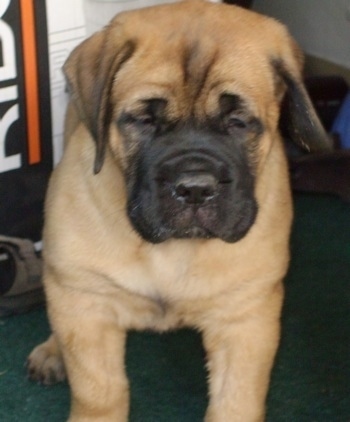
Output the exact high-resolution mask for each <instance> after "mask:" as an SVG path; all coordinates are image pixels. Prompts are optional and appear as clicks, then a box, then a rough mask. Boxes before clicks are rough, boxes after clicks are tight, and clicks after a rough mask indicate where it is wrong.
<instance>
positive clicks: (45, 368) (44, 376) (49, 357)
mask: <svg viewBox="0 0 350 422" xmlns="http://www.w3.org/2000/svg"><path fill="white" fill-rule="evenodd" d="M27 371H28V377H29V378H30V379H31V380H33V381H37V382H39V383H41V384H44V385H51V384H55V383H57V382H60V381H64V380H65V379H66V371H65V368H64V363H63V359H62V355H61V352H60V350H59V349H58V347H57V345H56V341H55V339H54V338H53V337H52V336H51V337H50V338H49V339H48V340H47V341H45V342H44V343H42V344H40V345H39V346H37V347H35V349H33V351H32V352H31V354H30V355H29V356H28V359H27Z"/></svg>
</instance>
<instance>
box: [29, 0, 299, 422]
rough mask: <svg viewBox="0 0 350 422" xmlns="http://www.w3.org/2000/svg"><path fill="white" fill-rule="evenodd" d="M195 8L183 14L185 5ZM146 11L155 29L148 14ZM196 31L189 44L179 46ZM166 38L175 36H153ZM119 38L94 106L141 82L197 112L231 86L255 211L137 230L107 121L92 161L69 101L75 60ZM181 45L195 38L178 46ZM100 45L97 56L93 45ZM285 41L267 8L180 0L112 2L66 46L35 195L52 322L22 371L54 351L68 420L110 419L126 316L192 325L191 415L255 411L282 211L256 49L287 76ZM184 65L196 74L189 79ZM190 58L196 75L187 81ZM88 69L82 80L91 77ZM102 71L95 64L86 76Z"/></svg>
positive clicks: (118, 147)
mask: <svg viewBox="0 0 350 422" xmlns="http://www.w3.org/2000/svg"><path fill="white" fill-rule="evenodd" d="M198 15H200V19H199V21H198V22H199V23H198V25H197V24H196V23H195V20H194V19H193V18H194V17H197V16H198ZM154 21H156V22H157V31H155V30H154V27H151V28H149V25H150V23H149V22H154ZM203 28H205V29H204V30H203ZM251 28H256V30H254V31H252V30H251ZM182 32H183V36H179V33H182ZM106 33H108V37H107V36H105V34H106ZM198 33H201V39H202V41H201V45H200V47H198V46H196V45H193V44H192V45H191V43H192V41H191V40H192V39H193V40H195V39H197V37H198ZM171 37H177V40H178V42H177V44H176V46H175V47H174V48H172V49H169V46H168V41H169V40H170V39H171ZM129 39H132V40H133V41H134V42H136V45H137V49H136V51H135V52H134V53H133V54H131V55H130V58H128V60H125V63H124V64H123V66H122V67H121V68H120V69H119V68H118V70H117V71H116V74H115V75H114V76H113V78H114V81H113V84H112V86H111V92H108V93H106V92H103V93H102V94H101V96H102V97H103V98H102V99H101V103H102V105H103V106H102V107H107V105H106V103H105V101H104V99H105V96H106V95H108V96H109V97H110V98H112V100H111V101H112V104H114V110H113V113H114V115H113V119H117V117H118V115H119V113H120V111H121V110H122V109H125V108H126V109H128V108H130V109H132V108H135V107H136V108H137V107H138V102H137V101H138V99H140V98H142V97H143V96H144V95H147V96H148V97H150V96H152V95H155V96H159V95H161V96H165V97H166V98H167V99H168V100H169V102H170V109H169V113H170V114H172V115H173V116H175V117H177V118H180V117H181V116H182V117H185V116H188V115H190V114H193V115H195V116H197V117H198V119H202V120H205V118H206V117H207V116H210V115H212V114H213V112H214V111H215V108H216V107H217V96H218V93H219V92H222V91H223V90H224V89H227V90H229V91H233V92H236V93H239V94H240V95H241V96H243V97H244V98H245V99H246V101H247V103H248V104H249V105H250V107H251V109H252V110H253V111H254V112H255V113H256V114H257V115H258V116H259V117H260V118H261V119H262V121H263V122H264V125H265V132H264V135H263V137H262V139H261V140H260V141H259V142H260V144H259V150H258V152H257V157H256V158H257V168H256V172H257V174H256V192H255V194H256V198H257V201H258V204H259V212H258V217H257V220H256V222H255V223H254V225H253V227H252V228H251V230H250V231H249V232H248V234H247V235H246V236H245V237H244V238H243V239H242V240H240V241H239V242H237V243H233V244H230V243H225V242H223V241H221V240H215V239H213V240H203V239H186V240H175V239H174V240H168V241H166V242H164V243H160V244H150V243H147V242H145V241H144V240H142V239H141V238H140V237H139V235H138V234H137V233H136V232H135V231H134V230H133V228H132V227H131V225H130V222H129V220H128V218H127V216H126V212H125V206H126V194H125V184H124V183H125V180H124V173H125V171H126V170H127V168H128V165H129V161H128V160H129V158H128V157H127V156H126V152H125V151H124V147H123V144H122V142H121V139H120V134H119V133H118V131H117V129H116V126H115V125H112V126H111V127H110V129H109V132H108V137H109V147H107V148H106V151H105V158H104V164H103V166H102V170H101V171H100V173H99V174H97V175H94V174H93V171H92V168H93V162H94V159H95V145H94V141H93V140H92V137H91V134H90V132H89V130H88V128H89V129H90V126H91V125H94V119H95V117H93V116H92V113H93V110H92V111H89V110H88V111H84V112H82V109H84V110H85V108H84V107H85V106H84V102H86V101H87V99H88V98H89V93H88V89H90V88H85V87H88V85H89V84H88V83H87V84H85V82H84V78H85V76H84V74H83V73H84V69H85V68H88V67H89V66H91V64H90V60H94V61H95V62H96V61H99V60H100V61H103V60H104V61H106V63H107V62H108V63H112V60H111V59H112V58H111V57H109V56H108V55H110V54H114V55H117V54H119V51H120V49H122V48H123V47H122V46H123V45H124V42H125V41H127V40H129ZM194 42H195V41H193V43H194ZM189 45H190V46H191V47H193V49H197V50H195V52H193V51H192V53H191V51H190V52H187V53H186V49H188V48H189ZM118 49H119V50H118ZM102 53H103V54H105V55H107V56H108V57H103V58H102V57H101V58H99V59H97V60H96V55H98V54H102ZM186 54H187V55H188V56H186ZM120 56H122V54H120ZM299 56H300V53H296V51H295V49H294V47H293V42H292V41H291V40H290V38H289V35H288V34H287V32H286V31H285V29H284V27H283V26H281V25H280V24H278V23H277V22H275V21H273V20H271V19H268V18H265V17H262V16H260V15H257V14H255V13H252V12H249V11H245V10H243V9H239V8H237V7H233V6H228V5H217V4H216V5H215V4H211V3H206V2H201V1H198V0H193V1H187V2H182V3H178V4H172V5H166V6H161V7H154V8H149V9H145V10H141V11H134V12H129V13H124V14H121V15H119V16H117V17H116V18H115V20H114V21H113V22H112V24H111V25H110V26H109V27H108V28H107V29H105V30H104V31H102V32H101V33H100V34H98V35H96V36H94V37H93V38H92V39H91V40H89V41H87V42H86V43H84V44H83V45H82V46H81V47H78V49H77V50H76V51H75V52H74V53H73V54H72V56H71V58H70V59H69V60H68V62H67V65H66V67H65V69H66V74H67V77H68V80H69V81H70V82H71V83H72V85H73V88H74V87H75V86H76V85H78V86H79V88H78V91H77V92H78V94H79V95H81V97H80V96H79V98H77V97H76V92H75V93H74V91H73V102H74V103H75V105H74V106H72V104H71V105H70V107H69V111H68V114H67V124H66V138H67V139H66V148H65V153H64V157H63V159H62V161H61V163H60V164H59V165H58V167H57V168H56V170H55V171H54V174H53V176H52V179H51V182H50V187H49V192H48V197H47V202H46V225H45V233H44V237H45V253H44V258H45V277H44V283H45V290H46V295H47V302H48V312H49V317H50V321H51V325H52V329H53V336H52V337H51V339H50V340H49V345H50V347H48V346H47V343H46V344H44V345H42V346H39V348H37V349H35V350H34V352H33V353H32V354H31V356H30V358H29V366H30V370H31V373H32V375H33V376H34V378H35V377H36V378H40V379H42V380H44V381H47V382H49V381H50V380H49V379H48V377H47V374H48V372H49V371H52V370H54V369H52V367H51V368H47V365H46V366H45V362H47V359H52V360H53V361H55V365H57V362H59V363H62V360H61V359H62V358H61V353H62V354H63V359H64V365H65V367H66V371H67V374H68V378H69V383H70V387H71V390H72V408H71V415H70V419H69V420H70V421H71V422H83V421H99V422H102V421H106V422H107V421H108V422H112V421H113V422H125V421H126V420H127V415H128V383H127V379H126V375H125V372H124V343H125V332H126V330H129V329H140V330H142V329H154V330H160V331H162V330H167V329H171V328H175V327H180V326H191V327H195V328H197V329H199V330H200V331H201V332H202V333H203V339H204V345H205V348H206V351H207V356H208V368H209V370H210V379H209V392H210V402H209V407H208V410H207V413H206V418H205V420H206V422H228V421H229V422H231V421H237V422H238V421H247V422H252V421H262V420H263V419H264V413H265V410H264V409H265V404H264V403H265V398H266V393H267V389H268V383H269V376H270V370H271V367H272V364H273V359H274V355H275V352H276V348H277V346H278V341H279V331H280V322H279V319H280V311H281V304H282V298H283V287H282V284H281V280H282V279H283V277H284V275H285V273H286V270H287V266H288V261H289V251H288V242H289V233H290V226H291V219H292V207H291V197H290V189H289V183H288V174H287V167H286V159H285V156H284V151H283V146H282V143H281V140H280V137H279V134H278V129H277V124H278V119H279V108H280V103H279V102H280V97H281V95H279V96H278V95H277V94H276V87H275V84H274V76H273V69H272V67H271V66H270V64H269V60H270V59H271V58H272V57H275V58H281V59H283V61H284V62H285V63H286V67H287V69H288V71H289V72H290V74H291V75H292V76H293V77H295V78H296V79H297V80H298V81H299V80H300V58H299ZM183 57H185V62H186V57H189V58H188V59H187V62H186V65H187V66H188V75H187V76H188V78H189V79H188V81H187V83H184V59H183ZM113 60H114V59H113ZM118 60H121V61H122V58H120V59H118ZM95 66H96V65H95ZM201 66H202V67H203V69H202V68H201ZM194 69H195V70H196V72H197V75H198V78H197V80H195V79H193V80H191V75H192V73H193V72H194ZM206 69H209V72H210V73H209V75H208V76H207V78H206V82H205V86H204V87H199V86H198V79H200V78H202V77H203V75H204V72H205V71H206ZM89 75H90V76H89ZM89 75H87V76H86V77H87V78H90V79H91V80H90V84H91V83H96V84H101V85H103V83H104V81H103V80H101V81H100V80H93V78H94V75H93V74H92V73H90V74H89ZM107 75H108V71H107V65H106V68H104V64H103V65H102V66H101V67H100V69H98V70H96V75H95V77H96V78H101V77H102V78H107ZM79 90H80V91H79ZM74 107H76V110H78V113H77V112H76V111H75V110H74V109H73V108H74ZM86 107H87V108H88V106H86ZM96 118H98V116H97V117H96ZM91 122H92V123H91ZM43 350H44V351H46V352H47V353H43ZM53 366H54V365H53Z"/></svg>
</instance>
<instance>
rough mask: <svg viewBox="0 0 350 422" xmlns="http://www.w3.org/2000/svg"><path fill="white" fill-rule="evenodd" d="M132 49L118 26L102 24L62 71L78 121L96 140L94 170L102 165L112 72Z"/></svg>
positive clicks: (110, 112)
mask: <svg viewBox="0 0 350 422" xmlns="http://www.w3.org/2000/svg"><path fill="white" fill-rule="evenodd" d="M133 51H134V43H133V42H131V41H125V37H123V35H122V30H121V28H120V25H118V24H117V25H114V26H113V27H112V26H109V27H106V28H105V29H104V30H102V31H100V32H98V33H96V34H94V35H92V36H91V37H90V38H88V39H87V40H86V41H84V42H83V43H82V44H80V45H79V46H78V47H76V48H75V50H73V52H72V53H71V54H70V56H69V57H68V59H67V61H66V63H65V64H64V67H63V71H64V74H65V76H66V79H67V83H68V89H69V91H70V94H71V96H72V100H73V102H74V104H75V106H76V107H77V110H78V113H79V116H80V118H81V119H82V121H83V122H84V123H85V124H86V126H87V128H88V129H89V131H90V133H91V135H92V136H93V138H94V140H95V142H96V156H95V163H94V173H95V174H97V173H98V172H99V171H100V170H101V168H102V165H103V161H104V155H105V150H106V145H107V142H108V135H109V125H110V121H111V118H112V113H113V105H112V104H111V101H110V95H111V89H112V85H113V81H114V77H115V74H116V73H117V72H118V70H119V69H120V68H121V66H122V65H123V63H124V62H125V61H126V60H127V59H128V58H129V57H130V56H131V54H132V53H133Z"/></svg>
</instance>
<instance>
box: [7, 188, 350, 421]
mask: <svg viewBox="0 0 350 422" xmlns="http://www.w3.org/2000/svg"><path fill="white" fill-rule="evenodd" d="M291 247H292V262H291V267H290V271H289V274H288V276H287V278H286V282H285V285H286V300H285V306H284V310H283V317H282V323H283V335H282V341H281V345H280V349H279V352H278V355H277V359H276V364H275V367H274V371H273V375H272V382H271V388H270V392H269V397H268V416H267V421H268V422H349V421H350V205H349V204H346V203H344V202H341V201H340V200H338V199H336V198H332V197H327V196H312V195H310V196H308V195H298V196H296V198H295V222H294V229H293V234H292V239H291ZM48 334H49V327H48V323H47V319H46V315H45V310H44V309H37V310H35V311H31V312H28V313H27V314H24V315H19V316H13V317H8V318H3V319H0V421H1V422H48V421H49V422H62V421H64V420H66V418H67V415H68V412H69V389H68V385H67V384H66V383H63V384H60V385H56V386H53V387H43V386H40V385H37V384H35V383H32V382H30V381H28V380H27V379H26V372H25V368H24V363H25V360H26V356H27V355H28V353H29V352H30V351H31V349H32V348H33V347H34V346H35V345H36V344H38V343H39V342H41V341H43V340H44V339H45V338H46V337H47V335H48ZM126 364H127V371H128V374H129V378H130V382H131V415H130V421H131V422H200V421H202V420H203V415H204V412H205V407H206V404H207V398H206V396H207V388H206V372H205V369H204V353H203V350H202V346H201V340H200V336H199V335H198V334H197V333H195V332H193V331H191V330H181V331H178V332H173V333H169V334H162V335H158V334H152V333H130V335H129V337H128V345H127V362H126ZM228 422H229V421H228Z"/></svg>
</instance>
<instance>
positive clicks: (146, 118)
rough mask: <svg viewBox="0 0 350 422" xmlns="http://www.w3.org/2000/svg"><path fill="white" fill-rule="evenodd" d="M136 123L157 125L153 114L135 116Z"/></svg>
mask: <svg viewBox="0 0 350 422" xmlns="http://www.w3.org/2000/svg"><path fill="white" fill-rule="evenodd" d="M135 121H136V123H138V124H140V125H142V126H154V125H155V118H154V117H153V116H151V115H148V114H145V115H142V116H137V117H136V118H135Z"/></svg>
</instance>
